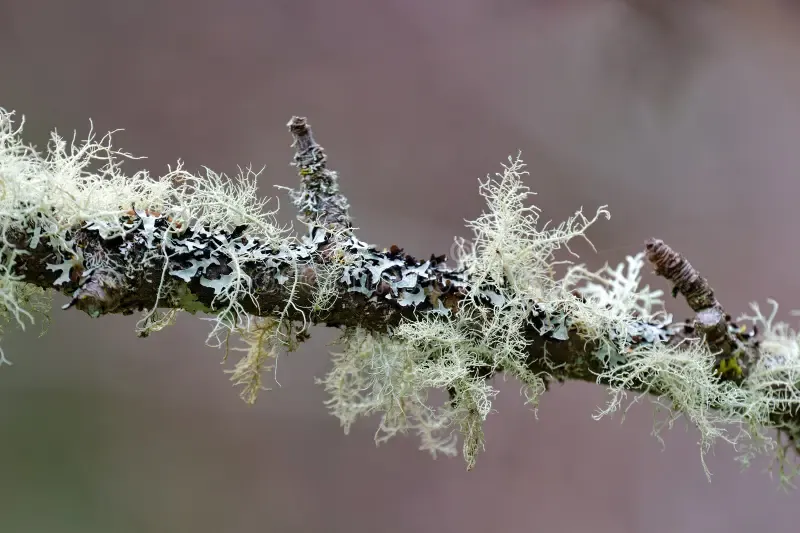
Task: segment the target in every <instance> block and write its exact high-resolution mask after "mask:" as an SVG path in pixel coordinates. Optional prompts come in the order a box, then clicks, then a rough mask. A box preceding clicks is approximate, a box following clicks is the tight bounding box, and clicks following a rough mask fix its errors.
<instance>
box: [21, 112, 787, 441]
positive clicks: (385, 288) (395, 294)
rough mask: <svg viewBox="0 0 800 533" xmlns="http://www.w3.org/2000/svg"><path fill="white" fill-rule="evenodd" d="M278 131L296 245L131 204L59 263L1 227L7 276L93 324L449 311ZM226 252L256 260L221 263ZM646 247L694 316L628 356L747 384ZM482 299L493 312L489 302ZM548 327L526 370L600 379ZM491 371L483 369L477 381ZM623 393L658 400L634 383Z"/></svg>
mask: <svg viewBox="0 0 800 533" xmlns="http://www.w3.org/2000/svg"><path fill="white" fill-rule="evenodd" d="M288 128H289V131H290V133H291V135H292V136H293V138H294V144H293V146H294V147H295V149H296V154H295V156H294V163H293V164H294V165H295V166H296V167H297V168H298V172H299V175H300V185H299V188H298V189H297V190H295V191H293V192H292V199H293V201H294V204H295V206H296V207H297V209H298V210H299V212H300V218H301V220H302V221H303V222H305V223H306V224H307V226H308V234H307V235H305V236H304V237H303V238H301V239H296V240H293V241H287V242H280V243H276V242H266V241H261V240H259V239H258V238H254V237H251V236H248V235H245V229H246V228H245V227H244V226H242V227H237V228H234V229H232V230H226V229H219V228H212V227H206V228H194V229H180V228H176V227H175V225H174V224H173V222H172V221H171V219H169V217H167V216H162V215H161V214H159V213H158V212H152V211H149V210H147V209H142V208H140V207H136V206H131V210H130V211H129V212H128V213H127V214H126V215H124V216H123V223H124V225H125V228H126V232H125V234H124V236H121V237H114V238H104V237H103V234H102V232H101V231H99V230H98V229H97V227H95V226H93V225H92V223H91V221H87V222H85V223H82V224H79V225H76V226H74V227H72V228H70V229H68V230H67V231H66V233H65V236H66V238H67V239H68V240H72V241H74V243H75V250H76V254H75V256H74V257H65V256H64V254H63V252H62V251H59V250H58V249H56V248H54V247H53V245H52V243H51V242H49V241H46V240H38V242H36V240H33V239H31V235H30V233H29V232H28V231H26V230H25V229H20V228H16V229H11V230H9V231H7V232H6V234H5V240H6V242H7V243H9V245H10V246H11V247H12V248H13V249H15V250H18V251H19V252H21V253H19V254H16V256H15V259H14V261H15V263H14V266H13V272H14V274H15V275H17V276H19V279H20V280H21V281H23V282H27V283H30V284H33V285H36V286H38V287H42V288H45V289H54V290H56V291H59V292H62V293H64V294H66V295H69V296H70V298H71V299H70V302H69V304H68V305H67V306H66V307H72V308H75V309H79V310H81V311H84V312H86V313H88V314H89V315H91V316H93V317H99V316H102V315H106V314H112V313H120V314H125V315H128V314H132V313H134V312H137V311H142V310H148V309H151V310H152V309H154V308H156V307H160V308H173V309H183V310H186V311H189V312H192V313H194V312H196V311H198V310H200V311H205V312H211V313H219V312H221V311H222V310H224V309H225V308H226V306H227V307H228V308H230V305H231V303H233V304H235V305H236V306H237V309H239V310H241V311H242V312H244V313H246V314H249V315H253V316H259V317H269V316H271V317H278V316H280V317H281V318H282V319H286V320H290V321H303V322H308V323H310V324H320V325H325V326H328V327H335V328H355V327H359V328H363V329H365V330H368V331H371V332H376V333H381V334H385V333H388V332H391V330H392V329H393V328H394V327H395V326H397V325H398V324H399V323H400V322H401V320H406V321H414V320H418V319H419V317H420V316H421V312H423V311H439V312H441V313H443V314H445V313H449V314H452V315H454V316H455V315H457V314H458V313H459V309H460V305H459V304H460V302H461V301H462V300H463V299H464V298H465V295H466V294H467V293H468V292H469V289H470V287H471V286H472V285H471V284H472V280H470V279H469V277H468V275H467V274H466V273H465V271H464V270H458V269H455V268H452V267H450V266H448V265H447V263H446V261H445V259H446V258H445V257H444V256H437V255H431V256H430V257H429V258H424V259H420V258H415V257H412V256H410V255H409V254H407V253H405V252H404V251H403V250H402V248H399V247H397V246H391V247H390V248H389V249H388V250H379V249H378V248H376V247H373V246H370V245H367V244H365V243H363V242H361V241H359V240H358V238H357V237H356V236H355V234H354V231H353V229H352V224H351V220H350V215H349V206H348V202H347V199H346V198H345V197H344V195H342V193H341V192H340V190H339V184H338V176H337V174H336V172H334V171H332V170H330V169H329V168H328V167H327V156H326V155H325V152H324V150H323V148H322V147H321V146H320V145H319V144H317V142H316V141H315V140H314V137H313V135H312V131H311V128H310V127H309V125H308V123H307V121H306V119H305V118H301V117H293V118H292V120H291V121H290V122H289V124H288ZM32 225H33V223H31V226H32ZM232 251H236V252H237V253H240V252H242V253H244V252H246V253H248V254H250V256H249V257H252V258H256V259H258V260H257V261H250V262H247V263H245V264H243V265H240V266H237V265H232V264H231V258H232V256H233V254H232ZM646 252H647V257H648V259H649V260H650V262H651V263H652V265H653V266H654V268H655V271H656V273H658V274H659V275H661V276H663V277H664V278H666V279H667V280H668V281H670V282H671V283H672V284H673V285H674V287H675V289H674V294H673V295H676V294H677V293H680V294H681V295H683V296H684V297H685V298H686V299H687V301H688V302H689V305H690V306H691V308H692V309H693V310H694V312H695V313H696V315H695V316H694V317H692V318H691V319H689V320H687V321H686V322H684V323H677V324H666V325H664V324H654V323H640V324H636V325H635V328H634V329H636V330H638V331H641V332H646V333H647V334H642V335H640V336H637V337H634V339H633V344H632V345H631V349H636V348H637V347H640V346H644V345H648V344H652V343H654V342H662V343H667V344H671V345H673V346H678V347H679V346H681V343H682V342H683V341H685V340H686V339H687V338H688V337H692V336H697V335H699V336H702V337H704V338H705V341H706V342H707V344H708V346H709V348H710V349H711V350H712V351H713V352H714V353H715V357H716V361H717V363H716V370H717V371H718V376H719V379H720V380H721V381H729V382H731V383H734V384H736V385H737V386H738V385H742V384H743V383H746V380H747V377H748V375H749V374H750V372H751V369H752V368H754V366H755V365H756V364H757V363H758V361H759V359H760V358H761V352H760V345H759V338H758V335H757V332H756V331H747V330H745V329H744V328H743V327H741V326H740V325H739V324H737V323H735V322H734V321H732V319H731V316H730V315H729V314H727V313H726V312H725V310H724V309H723V307H722V306H721V304H720V303H719V302H718V301H717V299H716V297H715V296H714V292H713V290H712V289H711V287H710V285H709V284H708V282H707V281H706V280H705V279H704V278H702V277H701V276H700V275H699V273H698V272H697V271H696V270H695V269H694V268H693V267H692V266H691V265H690V264H689V262H688V261H687V260H686V259H685V258H684V257H682V256H681V255H680V254H678V253H676V252H675V251H673V250H672V249H670V248H669V247H668V246H667V245H666V244H665V243H663V242H662V241H659V240H656V239H652V240H649V241H648V242H647V243H646ZM336 264H343V265H346V266H345V267H342V268H340V269H339V270H337V272H338V273H340V275H338V277H337V280H336V283H335V284H334V286H335V292H334V294H332V298H331V302H332V303H331V305H330V306H326V307H324V308H315V307H314V301H315V295H316V293H317V291H318V284H319V280H318V279H317V278H318V273H319V272H321V271H325V270H326V269H330V267H331V265H336ZM130 265H136V268H130ZM237 269H238V270H237ZM231 276H239V277H240V278H241V279H244V280H249V281H248V285H247V287H245V288H244V289H242V290H239V291H237V292H234V293H228V294H227V296H231V294H233V296H234V297H235V300H236V301H235V302H228V301H226V299H225V296H226V295H224V294H221V293H220V287H222V286H228V285H229V284H228V285H226V283H227V282H225V283H223V282H224V281H225V280H227V279H229V278H230V277H231ZM576 297H579V296H576ZM482 303H483V304H484V305H485V306H486V307H487V309H488V310H490V312H491V311H492V306H493V304H492V301H491V299H490V298H488V297H487V298H486V299H485V301H484V302H482ZM547 319H548V317H547V316H545V314H544V313H543V312H542V311H541V309H537V308H536V306H534V308H533V309H532V311H531V320H530V324H529V326H528V327H527V328H526V331H525V336H526V339H527V340H528V347H527V354H528V357H527V360H526V364H527V365H528V367H529V369H531V370H532V371H534V372H535V373H543V374H546V375H547V376H548V379H555V380H558V381H565V380H582V381H589V382H595V381H597V380H598V375H600V374H601V373H602V372H603V370H604V368H603V364H602V362H601V361H600V360H599V359H598V358H597V357H595V356H593V354H594V353H595V351H596V350H597V349H598V347H599V346H598V343H597V342H587V341H586V340H585V339H583V338H582V337H581V336H580V335H579V334H578V332H577V331H576V330H575V329H574V328H573V329H570V330H569V331H568V334H567V335H566V336H564V335H563V333H560V334H556V332H555V331H553V330H552V329H551V330H549V331H548V330H546V328H542V325H543V324H544V323H545V321H547ZM502 370H503V369H502V368H494V369H491V370H490V371H487V372H485V377H486V378H487V379H488V378H490V377H491V376H492V375H493V374H495V373H496V372H500V371H502ZM631 389H632V390H634V391H640V390H647V392H650V393H653V394H662V393H664V391H659V390H652V388H647V387H645V385H644V384H641V383H639V384H636V383H634V384H633V386H632V387H631ZM711 407H713V406H711ZM771 420H772V422H773V423H774V425H775V426H776V427H778V428H779V429H781V428H798V427H800V415H799V414H798V412H797V411H796V410H776V411H775V412H773V413H771ZM794 431H795V430H794V429H792V432H790V433H789V436H790V437H794V435H795V432H794Z"/></svg>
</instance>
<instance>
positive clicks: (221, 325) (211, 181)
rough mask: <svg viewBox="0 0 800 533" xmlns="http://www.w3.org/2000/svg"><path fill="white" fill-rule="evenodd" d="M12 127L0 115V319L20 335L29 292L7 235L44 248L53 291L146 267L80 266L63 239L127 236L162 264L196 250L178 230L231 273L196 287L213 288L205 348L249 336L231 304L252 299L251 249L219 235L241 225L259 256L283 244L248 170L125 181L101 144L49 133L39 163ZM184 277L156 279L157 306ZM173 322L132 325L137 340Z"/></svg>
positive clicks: (150, 316) (88, 261)
mask: <svg viewBox="0 0 800 533" xmlns="http://www.w3.org/2000/svg"><path fill="white" fill-rule="evenodd" d="M13 118H14V117H13V113H12V112H8V111H6V110H4V109H2V108H0V231H2V236H3V239H2V240H0V313H2V314H4V315H8V316H10V317H13V318H14V319H15V320H16V322H17V323H18V324H19V325H21V326H23V327H24V325H25V323H24V321H25V320H26V319H27V320H30V319H31V318H32V316H31V314H30V313H31V307H32V305H31V302H32V301H33V302H34V303H35V301H36V300H35V299H33V296H34V295H36V294H38V292H39V291H38V290H36V289H35V288H34V287H32V286H29V285H26V284H24V283H22V282H21V281H20V279H21V278H20V276H18V275H15V274H14V273H13V272H12V270H11V267H12V265H13V262H14V260H15V258H16V256H17V254H20V253H25V252H24V251H22V250H19V249H16V248H15V247H13V246H11V245H10V243H9V241H8V236H9V235H10V234H11V232H14V231H16V232H24V233H25V234H27V236H28V238H29V243H28V245H29V247H30V248H31V249H33V248H36V247H37V246H38V245H39V244H40V243H44V244H48V245H49V246H50V247H51V249H52V250H53V251H54V252H55V253H56V254H57V255H58V256H59V260H58V261H56V262H54V263H53V264H51V265H49V266H48V268H50V269H51V270H53V271H60V272H61V275H60V277H59V279H58V280H57V281H56V285H60V284H61V283H63V282H66V281H68V280H69V279H70V276H73V277H76V276H77V277H79V276H81V275H82V273H86V272H91V270H92V269H93V268H97V267H108V266H113V267H114V268H117V269H118V270H119V271H120V273H121V274H123V275H124V274H132V273H134V272H135V270H136V269H137V268H142V267H143V265H146V264H147V258H146V257H145V258H144V260H143V261H139V262H130V263H127V264H124V265H108V264H106V258H104V257H99V256H98V257H87V256H86V255H85V253H84V251H83V250H82V249H81V248H80V247H78V246H76V243H75V242H74V240H73V239H72V237H71V233H70V231H71V230H73V229H74V228H76V227H81V226H83V227H89V228H91V229H93V230H95V231H97V232H99V233H100V234H101V235H102V236H103V237H105V238H113V237H117V236H124V235H127V234H129V233H131V232H134V231H135V232H137V235H140V236H143V238H144V239H145V240H147V241H148V242H146V243H145V244H146V245H147V247H148V248H152V254H153V255H158V254H161V255H163V256H165V257H169V256H170V254H174V253H178V252H186V251H192V249H193V247H198V246H200V245H199V244H198V242H199V241H198V239H195V240H194V241H192V240H190V239H184V240H183V241H181V238H182V236H183V235H185V234H187V230H192V232H193V233H195V234H196V235H200V234H203V233H204V232H205V233H207V236H208V237H209V238H208V239H207V240H206V242H207V243H208V242H210V243H213V246H214V250H212V251H211V253H212V255H213V256H215V257H212V259H206V260H205V261H217V262H218V261H220V260H224V261H225V262H226V263H227V264H228V265H229V266H230V267H231V269H232V270H233V272H232V274H230V275H228V276H225V277H224V278H223V279H218V280H208V279H201V283H204V282H205V283H206V284H208V285H209V286H213V288H214V290H215V294H217V295H218V298H219V300H220V301H219V302H218V303H220V304H221V305H220V308H221V309H222V310H221V311H220V312H217V313H216V314H215V316H214V317H213V318H212V320H213V322H214V328H213V330H212V334H211V335H210V337H209V339H214V340H217V341H218V340H219V339H220V338H221V337H223V336H224V335H222V334H223V333H224V332H225V331H231V330H233V329H235V328H237V327H244V328H245V329H247V328H248V327H249V325H248V324H247V322H248V321H249V317H248V316H247V315H246V313H243V312H242V310H241V306H239V305H238V303H237V302H238V301H240V300H241V299H242V298H243V296H247V295H250V296H252V283H251V280H250V279H249V278H248V277H247V276H246V275H245V274H244V273H243V268H242V267H243V265H245V264H246V263H248V262H253V261H259V260H262V259H263V258H262V257H261V255H260V254H259V250H258V249H256V248H255V247H254V246H253V245H252V244H251V245H250V246H246V245H243V244H241V243H231V242H226V241H225V240H224V239H223V238H221V237H219V235H221V234H222V233H223V232H229V231H231V230H233V229H234V228H236V227H237V226H242V225H246V226H247V228H246V230H245V231H244V232H243V233H242V234H243V235H247V236H250V237H253V238H254V239H257V240H258V242H259V243H261V245H262V247H264V246H280V245H284V246H285V245H286V243H287V242H288V237H287V228H283V227H280V226H279V225H278V224H277V222H276V219H275V217H274V214H275V211H276V210H268V209H267V204H268V202H269V199H264V198H261V197H260V196H259V195H258V192H257V187H256V178H257V176H258V174H257V173H255V172H253V171H252V170H249V169H248V170H246V171H243V172H241V173H240V174H239V175H238V176H236V177H234V178H228V177H226V176H224V175H220V174H217V173H215V172H213V171H211V170H209V169H206V171H205V173H204V175H202V176H197V175H194V174H192V173H190V172H188V171H186V170H184V169H183V167H182V165H181V164H180V162H179V163H178V165H177V166H176V168H174V169H171V170H170V171H169V172H167V173H166V174H165V175H163V176H159V177H152V176H150V175H149V174H148V173H147V172H146V171H140V172H137V173H135V174H133V175H127V174H125V173H124V172H123V171H122V168H121V166H122V163H123V162H124V161H125V160H126V159H131V158H132V156H131V155H130V154H127V153H125V152H122V151H119V150H117V149H115V148H114V147H112V144H111V134H108V135H105V136H103V137H102V138H97V137H96V136H95V135H94V133H93V132H92V131H91V130H90V132H89V134H88V136H87V138H86V139H85V140H83V141H78V140H76V139H74V138H73V139H72V140H71V141H67V140H66V139H64V138H62V137H61V136H59V135H58V134H57V133H55V132H54V133H53V134H52V136H51V139H50V143H49V145H48V147H47V150H46V152H44V153H40V152H38V151H37V150H36V149H35V148H34V147H32V146H29V145H27V144H25V143H24V142H23V139H22V127H23V123H24V120H20V121H19V124H15V123H14V121H13ZM134 219H135V220H134ZM157 219H167V220H169V221H170V225H169V228H167V229H166V230H158V229H157V228H156V226H155V224H156V220H157ZM159 231H160V233H159ZM156 237H158V239H156ZM254 239H251V242H255V240H254ZM155 242H160V243H161V244H160V245H155V244H153V243H155ZM203 246H209V245H208V244H204V245H203ZM286 250H288V247H287V248H286ZM285 255H286V257H284V262H285V263H287V264H291V263H292V261H293V257H292V256H291V253H289V252H288V251H287V252H286V254H285ZM202 261H203V260H197V261H194V260H193V267H192V268H193V269H194V270H193V271H192V274H194V273H197V272H200V273H202V267H203V266H204V265H203V264H202ZM195 263H197V264H195ZM164 264H165V265H166V264H167V262H166V261H165V262H164ZM186 275H188V273H187V272H182V271H177V272H166V271H164V272H162V275H161V279H160V280H158V282H159V296H160V297H166V294H165V292H166V286H167V285H168V282H169V281H174V282H178V281H180V280H181V279H184V281H185V279H188V278H186ZM179 285H180V284H177V286H178V288H180V287H179ZM170 297H172V298H174V297H176V295H174V294H173V295H171V296H170ZM33 307H35V308H37V309H38V308H40V307H41V306H38V307H37V306H35V305H33ZM174 315H175V313H174V312H167V313H161V312H159V311H157V309H156V308H153V309H151V310H150V311H149V312H148V313H146V315H145V317H144V318H143V319H142V321H140V323H139V330H140V332H141V333H143V334H147V333H149V332H151V331H156V330H158V329H160V328H161V327H163V326H164V325H166V324H169V323H171V322H172V320H173V319H174Z"/></svg>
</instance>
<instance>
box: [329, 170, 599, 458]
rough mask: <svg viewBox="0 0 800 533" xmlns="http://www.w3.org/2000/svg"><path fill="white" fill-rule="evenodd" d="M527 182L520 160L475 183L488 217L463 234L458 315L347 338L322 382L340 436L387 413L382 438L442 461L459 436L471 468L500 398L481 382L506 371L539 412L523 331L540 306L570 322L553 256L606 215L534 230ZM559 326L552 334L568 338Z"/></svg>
mask: <svg viewBox="0 0 800 533" xmlns="http://www.w3.org/2000/svg"><path fill="white" fill-rule="evenodd" d="M525 174H526V172H525V171H524V163H523V162H522V160H521V159H520V158H519V157H517V158H513V159H512V158H509V164H508V165H504V170H503V172H502V173H498V174H497V175H496V176H495V177H494V178H492V177H489V178H487V179H486V181H484V182H481V183H480V190H481V194H482V195H483V196H484V197H485V198H486V200H487V203H488V210H487V212H485V213H484V214H483V215H481V216H480V217H479V218H477V219H476V220H474V221H472V222H470V224H469V227H470V228H471V229H472V230H473V232H474V238H473V240H472V245H471V246H465V245H464V241H459V242H460V243H461V253H460V254H459V257H458V259H459V263H460V267H461V268H462V269H464V270H465V274H466V276H467V278H468V279H469V282H470V284H469V286H468V288H467V293H466V295H465V297H464V298H463V300H462V301H461V303H460V304H459V307H458V310H457V312H455V313H446V314H443V313H437V312H429V313H426V314H424V315H422V316H420V317H419V318H418V319H416V320H414V321H407V322H403V323H401V324H400V325H399V326H398V327H397V328H396V329H395V330H394V331H392V332H391V335H389V336H387V337H385V338H375V336H373V335H370V334H368V333H365V332H361V331H350V332H348V333H347V334H346V336H345V338H344V341H343V343H342V344H343V347H344V351H343V352H342V353H340V354H337V356H336V357H335V359H334V369H333V371H332V372H331V374H330V375H328V377H327V378H326V379H325V380H324V383H325V385H326V388H327V389H328V391H329V392H330V393H331V394H332V395H333V399H332V400H331V406H332V409H333V412H334V413H335V414H336V415H337V416H338V417H339V418H340V419H341V420H342V423H343V424H344V425H345V427H349V425H350V424H351V423H352V422H353V420H354V419H355V418H356V417H358V416H361V415H367V414H371V413H375V412H381V413H385V415H384V418H383V421H382V423H381V428H380V432H379V433H380V434H381V435H393V434H395V433H397V432H399V431H407V430H416V431H418V432H419V433H420V434H421V435H422V438H423V448H426V449H430V450H431V451H434V452H436V451H442V452H445V453H452V452H453V451H454V448H453V445H454V440H453V433H452V432H453V431H454V430H456V429H458V430H460V433H461V434H462V436H463V455H464V457H465V459H466V461H467V465H468V467H472V466H473V465H474V463H475V456H476V454H477V453H478V452H479V451H480V450H481V449H482V448H483V431H482V424H483V421H484V420H485V419H486V416H487V415H488V414H489V412H490V411H491V405H492V399H493V397H494V396H495V395H496V394H497V391H496V389H495V388H494V387H493V386H492V385H491V383H489V382H488V381H486V380H485V379H484V377H483V376H485V375H486V374H488V373H490V372H491V371H492V370H495V369H498V368H502V369H503V371H504V372H505V373H507V374H509V375H511V376H514V377H516V378H518V379H519V380H520V382H521V383H522V386H523V391H524V394H525V396H526V398H527V399H528V401H529V403H531V404H533V405H534V406H535V405H536V402H537V399H538V397H539V396H540V395H541V393H542V392H543V391H544V380H543V379H542V376H540V375H537V374H534V373H533V372H532V371H531V370H530V369H529V368H528V367H527V365H526V364H525V361H526V358H527V357H528V353H527V351H526V348H527V345H528V341H527V339H526V337H525V330H526V328H528V327H533V326H534V323H533V322H532V318H533V316H534V308H535V306H537V305H538V306H541V307H540V309H543V310H544V311H545V312H548V313H549V315H550V316H557V315H558V313H561V316H562V317H566V314H564V313H565V311H566V310H567V302H569V301H570V300H572V299H574V298H572V296H570V295H568V294H567V293H566V292H565V291H564V290H563V288H562V286H561V284H560V283H559V282H558V281H557V280H556V279H554V277H553V273H552V266H553V264H554V259H553V255H554V253H555V252H556V251H558V250H559V249H561V248H566V249H569V242H570V240H572V239H573V238H575V237H584V231H585V230H586V228H587V227H589V226H590V225H591V224H593V223H594V222H595V221H597V219H598V217H599V216H601V215H606V216H608V212H607V211H606V210H605V209H603V208H601V209H599V210H598V211H597V213H596V214H595V215H594V217H593V218H591V219H588V218H586V217H585V216H583V214H582V213H581V212H580V211H578V212H577V213H576V214H575V215H574V216H573V217H571V218H569V219H568V220H567V221H565V222H563V223H562V224H560V225H558V226H555V227H552V228H548V227H547V225H545V226H544V227H541V228H540V227H539V224H538V222H539V210H538V209H537V208H536V207H535V206H533V205H530V204H529V203H528V201H527V200H528V197H529V196H530V195H531V194H532V193H531V191H530V190H529V189H528V188H527V187H526V186H525V185H524V184H523V182H522V177H523V176H524V175H525ZM487 303H491V305H487ZM542 304H544V305H542ZM564 322H565V319H564V318H562V320H561V322H560V324H556V325H552V324H551V327H556V328H559V327H560V328H564ZM370 353H374V354H375V355H374V356H370V355H369V354H370ZM378 354H381V355H380V356H379V355H378ZM431 390H446V391H448V392H449V393H450V394H451V396H452V399H451V401H448V402H446V403H445V404H444V405H442V406H438V407H437V406H431V405H428V404H427V398H428V395H429V391H431Z"/></svg>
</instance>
